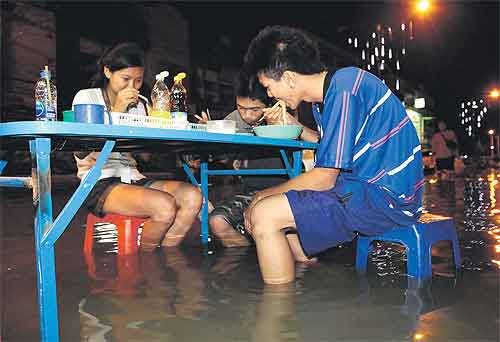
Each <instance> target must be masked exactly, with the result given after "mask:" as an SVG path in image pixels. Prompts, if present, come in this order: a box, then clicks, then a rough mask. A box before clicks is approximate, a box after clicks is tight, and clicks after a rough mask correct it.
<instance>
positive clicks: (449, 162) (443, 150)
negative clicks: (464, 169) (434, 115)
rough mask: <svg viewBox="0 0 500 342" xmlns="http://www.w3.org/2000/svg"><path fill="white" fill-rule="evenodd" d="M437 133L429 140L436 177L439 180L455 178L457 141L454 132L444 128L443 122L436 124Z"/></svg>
mask: <svg viewBox="0 0 500 342" xmlns="http://www.w3.org/2000/svg"><path fill="white" fill-rule="evenodd" d="M437 128H438V129H437V132H436V133H434V135H433V136H432V139H431V146H432V154H433V155H434V158H435V160H436V175H437V176H438V177H439V178H440V179H447V180H453V179H454V178H455V156H457V155H458V140H457V136H456V135H455V132H453V131H452V130H451V129H448V128H447V127H446V123H445V122H444V121H443V120H439V121H438V124H437Z"/></svg>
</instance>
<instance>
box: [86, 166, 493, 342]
mask: <svg viewBox="0 0 500 342" xmlns="http://www.w3.org/2000/svg"><path fill="white" fill-rule="evenodd" d="M430 179H432V178H430ZM496 179H497V176H496V175H495V177H493V178H491V177H483V178H479V177H476V178H467V179H457V180H456V181H455V182H449V181H436V182H433V183H432V182H427V184H426V188H425V205H426V209H427V210H428V211H430V212H432V213H436V214H441V215H447V216H452V217H454V218H455V222H456V224H457V229H458V231H459V238H460V240H461V244H462V253H463V254H462V256H463V260H464V268H465V269H466V270H467V271H469V270H485V269H489V268H491V266H492V265H495V263H497V261H495V260H497V259H500V257H497V258H496V259H495V258H494V255H493V254H495V253H496V255H497V256H498V255H499V251H500V229H498V228H496V222H497V221H498V220H499V212H498V210H497V209H496V200H495V198H496V193H495V192H496V191H497V187H498V184H497V182H495V181H496ZM428 180H429V179H428ZM107 234H109V232H108V233H107ZM105 243H108V245H107V246H108V247H107V248H110V249H112V248H114V247H113V246H112V245H110V244H109V243H110V241H108V240H105ZM495 245H496V247H495ZM374 247H375V248H374V252H373V253H372V255H371V262H370V264H369V269H368V273H367V274H368V276H366V277H359V276H358V275H357V274H356V272H355V270H354V267H353V264H354V253H355V244H346V245H344V246H342V247H341V248H334V249H332V250H330V251H328V252H326V253H324V254H323V255H321V256H320V262H319V263H317V264H315V265H310V266H301V265H297V278H298V279H297V281H296V282H295V283H293V284H290V285H287V286H280V287H276V286H266V285H264V284H263V283H262V279H261V276H260V273H259V269H258V264H257V258H256V253H255V250H254V249H253V248H252V247H250V248H234V249H220V248H216V249H215V250H214V254H212V255H208V256H207V255H202V254H201V253H199V250H198V249H188V248H187V249H182V248H180V249H170V250H161V251H158V253H155V254H152V255H151V254H146V255H142V254H138V255H133V256H118V255H116V254H112V253H107V251H106V248H103V249H99V247H98V246H97V247H96V248H97V249H96V251H97V252H96V253H94V255H91V256H88V255H87V256H86V261H87V266H88V275H89V278H90V280H91V281H90V291H89V294H88V296H86V297H85V298H83V299H82V301H81V303H80V308H79V312H80V320H81V335H82V339H88V340H93V341H94V340H95V341H126V340H137V341H153V340H158V341H168V340H176V341H217V342H220V341H266V342H267V341H269V342H274V341H335V340H360V341H364V340H373V341H388V340H397V341H417V340H422V341H426V340H431V337H432V336H433V335H436V331H437V330H440V329H442V328H441V327H440V325H439V323H436V322H443V312H448V314H444V316H447V315H448V316H449V315H451V314H450V313H449V312H450V311H453V307H454V306H455V305H456V303H457V302H463V301H464V298H466V297H467V296H466V293H464V287H465V286H461V284H460V282H457V278H456V277H455V274H454V269H453V262H452V260H451V256H452V253H451V248H450V245H449V244H448V243H444V244H437V245H436V246H434V248H433V253H432V254H433V270H434V272H435V274H436V276H435V277H434V278H433V279H432V282H426V283H424V284H416V283H412V279H411V278H408V277H406V253H405V249H404V248H403V247H402V246H401V245H398V244H389V243H376V244H375V246H374ZM492 260H493V261H492ZM475 281H477V279H476V280H475ZM457 284H458V285H457ZM473 286H476V287H477V283H476V285H473ZM473 286H471V284H468V286H467V288H474V287H473ZM471 291H473V290H471ZM487 293H493V294H494V292H487ZM468 295H469V297H470V293H469V294H468ZM472 298H473V297H472ZM497 298H498V297H496V298H494V297H491V299H492V300H493V301H494V302H495V301H496V300H497ZM471 300H473V299H471ZM473 301H474V302H475V300H473ZM469 305H470V303H469ZM463 306H467V305H463ZM441 309H446V310H441ZM465 311H467V310H465ZM491 317H492V319H493V320H494V316H491ZM445 318H447V319H451V318H449V317H445ZM429 319H430V320H431V322H430V321H429ZM485 321H488V319H485ZM440 333H441V334H444V336H454V337H456V336H460V335H456V334H455V335H454V333H453V332H449V331H445V332H444V333H443V332H442V331H440ZM443 340H447V338H444V339H443ZM448 340H449V339H448Z"/></svg>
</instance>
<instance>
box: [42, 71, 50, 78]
mask: <svg viewBox="0 0 500 342" xmlns="http://www.w3.org/2000/svg"><path fill="white" fill-rule="evenodd" d="M40 77H41V78H49V79H50V71H48V70H42V71H40Z"/></svg>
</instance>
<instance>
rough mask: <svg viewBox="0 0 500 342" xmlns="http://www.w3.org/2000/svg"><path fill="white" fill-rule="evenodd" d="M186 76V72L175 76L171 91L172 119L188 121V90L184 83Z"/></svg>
mask: <svg viewBox="0 0 500 342" xmlns="http://www.w3.org/2000/svg"><path fill="white" fill-rule="evenodd" d="M184 78H186V74H185V73H184V72H181V73H179V74H177V76H175V77H174V85H173V86H172V89H171V91H170V115H171V116H172V119H175V120H183V121H187V104H186V100H187V90H186V88H184V86H183V85H182V80H183V79H184Z"/></svg>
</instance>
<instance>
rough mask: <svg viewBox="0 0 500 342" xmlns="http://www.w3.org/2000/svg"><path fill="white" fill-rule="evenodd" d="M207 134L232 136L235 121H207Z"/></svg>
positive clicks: (234, 131)
mask: <svg viewBox="0 0 500 342" xmlns="http://www.w3.org/2000/svg"><path fill="white" fill-rule="evenodd" d="M207 132H211V133H225V134H234V133H236V121H234V120H209V121H207Z"/></svg>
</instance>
